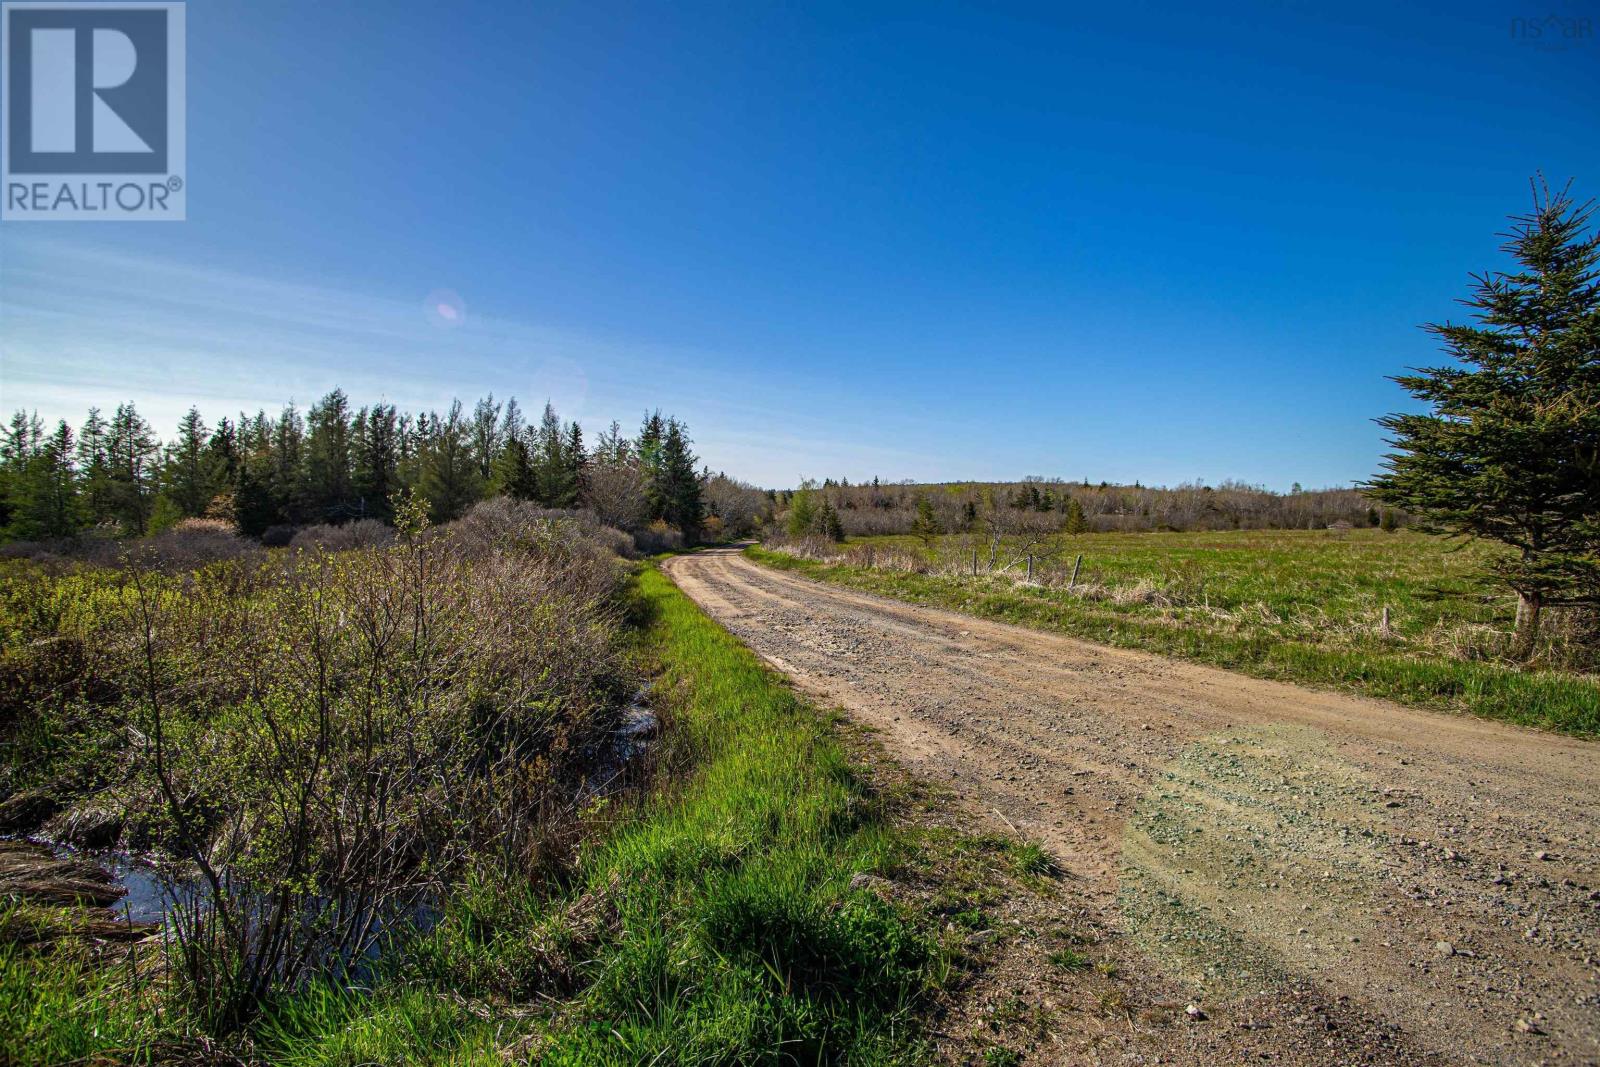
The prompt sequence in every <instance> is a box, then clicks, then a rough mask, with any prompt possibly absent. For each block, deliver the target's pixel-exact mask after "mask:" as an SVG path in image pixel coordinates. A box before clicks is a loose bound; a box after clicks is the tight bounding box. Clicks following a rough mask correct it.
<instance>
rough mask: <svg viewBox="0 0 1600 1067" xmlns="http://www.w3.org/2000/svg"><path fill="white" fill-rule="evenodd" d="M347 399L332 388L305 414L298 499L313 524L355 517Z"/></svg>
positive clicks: (339, 390) (341, 392)
mask: <svg viewBox="0 0 1600 1067" xmlns="http://www.w3.org/2000/svg"><path fill="white" fill-rule="evenodd" d="M350 436H351V435H350V400H349V398H348V397H346V396H345V394H344V390H343V389H335V390H333V392H331V393H329V394H328V395H327V396H325V397H323V398H322V399H321V400H319V401H318V402H317V403H316V405H315V406H313V407H312V409H311V411H310V412H309V413H308V414H307V415H306V449H305V463H304V465H303V466H302V468H301V478H300V483H299V493H298V499H299V504H300V506H301V508H302V510H303V512H304V514H305V516H306V517H307V518H308V519H309V520H310V521H313V522H341V521H343V520H345V519H350V518H354V517H356V514H357V508H356V505H355V486H354V484H353V477H352V475H353V471H352V465H351V454H350V452H351V448H350Z"/></svg>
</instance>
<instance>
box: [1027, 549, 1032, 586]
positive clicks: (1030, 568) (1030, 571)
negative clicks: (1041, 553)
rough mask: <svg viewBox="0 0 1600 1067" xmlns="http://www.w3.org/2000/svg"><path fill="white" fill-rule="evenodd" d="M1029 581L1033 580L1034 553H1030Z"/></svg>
mask: <svg viewBox="0 0 1600 1067" xmlns="http://www.w3.org/2000/svg"><path fill="white" fill-rule="evenodd" d="M1028 581H1030V582H1031V581H1033V553H1032V552H1029V553H1028Z"/></svg>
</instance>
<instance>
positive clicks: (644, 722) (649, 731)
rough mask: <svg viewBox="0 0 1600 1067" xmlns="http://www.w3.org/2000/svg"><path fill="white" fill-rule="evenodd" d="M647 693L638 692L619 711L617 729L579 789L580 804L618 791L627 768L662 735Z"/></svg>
mask: <svg viewBox="0 0 1600 1067" xmlns="http://www.w3.org/2000/svg"><path fill="white" fill-rule="evenodd" d="M646 692H647V691H646V690H640V692H639V694H638V695H637V696H635V697H634V698H633V703H632V704H630V705H628V706H627V707H626V708H624V709H623V710H622V716H621V718H620V719H619V721H618V723H617V728H616V729H615V730H613V731H612V732H611V737H610V738H609V739H608V740H607V741H606V742H605V743H604V744H603V745H602V746H601V748H600V751H599V752H598V753H596V757H595V766H594V769H593V770H591V771H590V772H589V774H588V775H587V776H586V777H585V778H584V781H583V784H582V785H581V786H579V787H578V796H577V800H578V802H579V803H580V804H582V803H585V802H587V801H590V800H594V799H595V798H597V797H603V796H606V795H608V794H610V793H613V792H615V791H616V790H617V789H618V788H620V786H621V784H622V781H623V776H624V774H625V772H626V771H627V769H628V765H629V764H630V763H632V762H633V761H634V760H636V759H638V758H639V757H640V756H642V755H644V754H645V753H646V752H648V751H649V750H650V746H651V745H653V744H655V741H656V738H657V736H659V735H660V733H661V720H660V719H658V718H657V717H656V713H655V712H653V711H651V710H650V708H649V706H648V705H647V704H645V702H644V699H645V694H646Z"/></svg>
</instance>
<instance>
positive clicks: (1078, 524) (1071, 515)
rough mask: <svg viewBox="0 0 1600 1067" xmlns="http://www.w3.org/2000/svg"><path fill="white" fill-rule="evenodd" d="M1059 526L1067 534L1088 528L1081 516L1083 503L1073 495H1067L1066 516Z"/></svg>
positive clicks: (1086, 521) (1086, 522) (1080, 531)
mask: <svg viewBox="0 0 1600 1067" xmlns="http://www.w3.org/2000/svg"><path fill="white" fill-rule="evenodd" d="M1061 528H1062V529H1063V530H1065V531H1066V532H1067V533H1069V534H1081V533H1083V532H1084V531H1085V530H1087V529H1088V528H1089V522H1088V520H1087V519H1085V518H1084V516H1083V504H1082V503H1080V502H1079V500H1078V498H1077V497H1075V496H1069V497H1067V518H1066V521H1065V522H1064V523H1063V524H1062V527H1061Z"/></svg>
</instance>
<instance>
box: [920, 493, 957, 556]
mask: <svg viewBox="0 0 1600 1067" xmlns="http://www.w3.org/2000/svg"><path fill="white" fill-rule="evenodd" d="M967 506H968V507H971V506H972V505H971V503H970V502H969V503H968V505H967ZM911 532H912V533H913V534H914V535H916V536H917V537H919V538H921V540H922V545H923V547H924V548H932V547H933V539H934V538H935V537H938V536H939V535H940V534H942V533H944V527H942V526H940V525H939V517H938V516H937V515H935V514H934V512H933V501H931V500H929V499H928V498H927V496H926V495H925V494H921V493H919V494H918V495H917V517H916V519H915V520H913V521H912V523H911Z"/></svg>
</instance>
